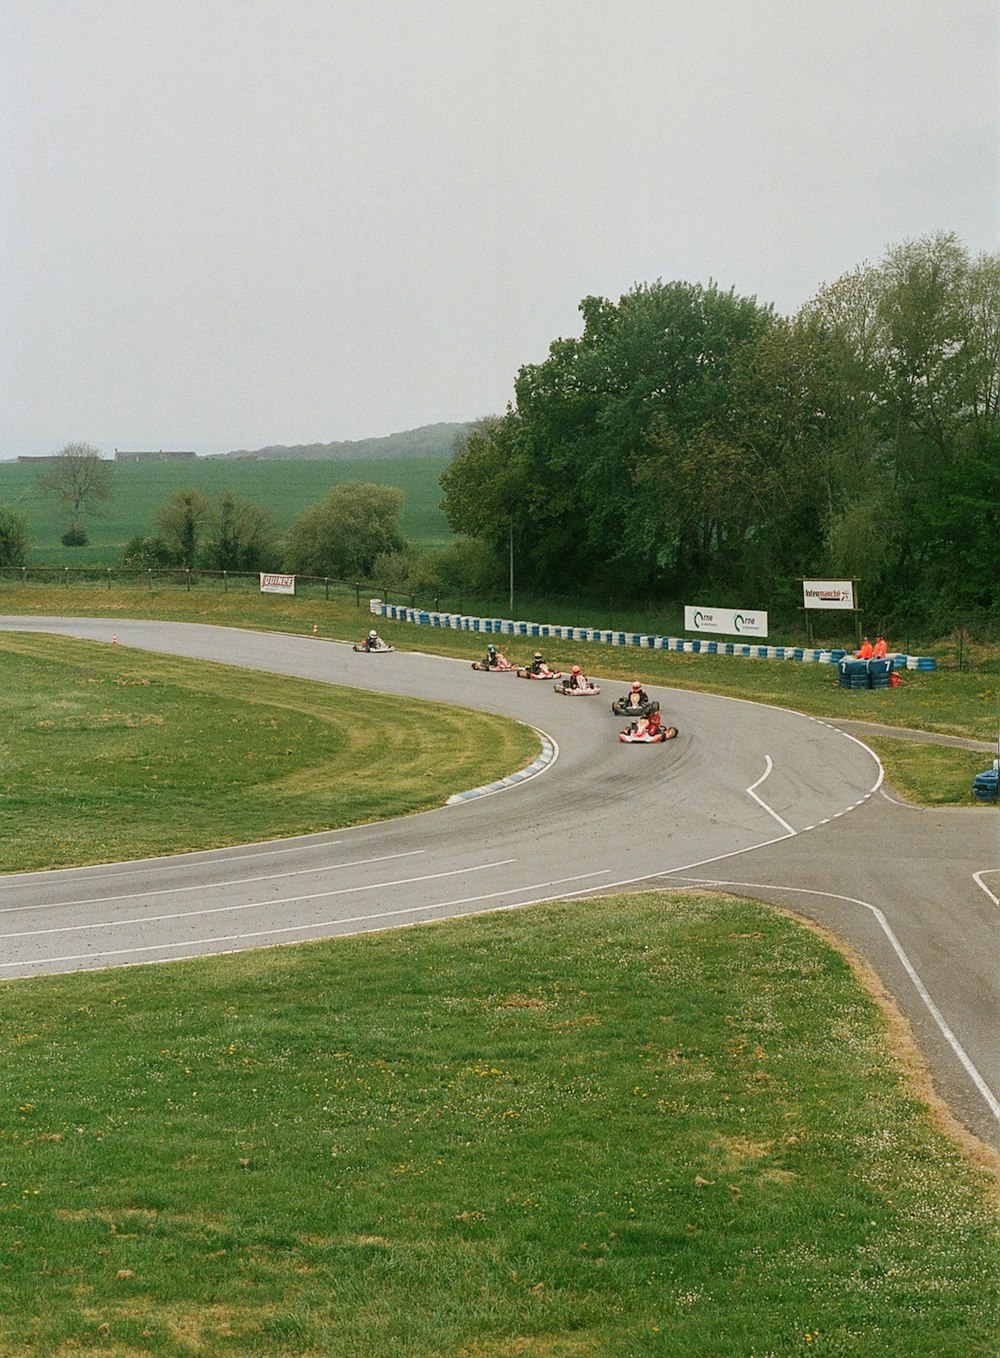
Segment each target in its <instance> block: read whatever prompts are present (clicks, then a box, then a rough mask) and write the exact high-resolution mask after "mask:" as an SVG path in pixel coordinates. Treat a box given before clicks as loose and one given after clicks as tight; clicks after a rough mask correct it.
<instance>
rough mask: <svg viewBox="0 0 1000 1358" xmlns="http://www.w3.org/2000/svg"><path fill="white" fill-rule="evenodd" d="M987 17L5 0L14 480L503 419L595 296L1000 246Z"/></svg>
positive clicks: (3, 421)
mask: <svg viewBox="0 0 1000 1358" xmlns="http://www.w3.org/2000/svg"><path fill="white" fill-rule="evenodd" d="M998 55H1000V6H998V4H997V3H995V2H994V0H836V3H833V0H728V3H727V2H726V0H628V2H627V3H626V2H625V0H0V89H2V91H3V103H4V113H3V117H2V120H0V260H2V271H3V272H2V287H0V373H2V376H0V458H3V457H11V456H14V455H16V454H18V453H26V452H50V451H57V450H58V449H59V448H60V447H62V445H63V444H65V443H66V442H69V441H71V440H84V441H87V442H90V443H94V444H97V445H98V446H99V447H101V448H102V449H103V451H104V452H105V453H106V454H108V455H110V454H111V452H112V449H113V448H114V447H116V446H117V447H120V448H192V449H195V450H197V451H199V452H214V451H224V450H228V449H231V448H237V447H259V446H261V445H263V444H266V443H299V442H313V441H321V442H327V441H330V440H334V439H338V440H339V439H352V438H364V437H368V436H372V435H378V434H386V433H390V432H393V431H395V430H400V429H407V428H412V427H415V426H417V425H421V424H426V423H431V422H434V421H438V420H465V419H473V418H476V417H477V416H479V415H482V414H486V413H488V412H492V411H498V412H499V411H502V410H503V409H504V407H505V405H506V403H507V401H508V400H509V399H510V398H511V395H512V388H513V379H514V377H515V375H516V372H517V369H518V367H519V366H520V365H521V364H522V363H529V362H537V361H539V360H541V359H543V358H544V357H545V355H546V353H547V350H548V346H549V343H550V342H551V341H552V340H553V339H554V338H556V336H558V335H569V334H579V332H580V317H579V313H578V311H577V307H578V304H579V301H580V299H581V298H582V297H584V296H586V295H588V294H590V293H599V294H602V295H605V296H608V297H611V298H614V299H617V298H618V297H619V296H621V294H622V293H624V292H626V291H627V290H628V289H629V288H630V287H631V286H632V285H633V284H634V283H636V282H647V281H652V280H654V279H656V278H663V279H665V280H666V279H677V278H680V279H686V280H688V281H691V282H707V281H708V280H709V279H710V278H711V279H714V280H715V281H716V282H717V283H719V284H720V285H721V286H723V287H726V288H728V287H730V286H733V287H735V288H736V290H737V291H738V292H740V293H746V294H753V295H756V296H757V297H758V298H759V299H760V300H761V301H768V302H773V303H774V304H775V306H776V307H777V308H778V309H779V310H780V311H783V312H792V311H795V310H796V309H797V308H798V307H799V306H800V305H801V304H802V303H803V302H805V301H807V300H808V299H809V298H810V297H811V296H813V295H814V294H815V292H816V291H817V289H818V288H819V287H820V286H821V284H822V283H823V282H825V281H829V280H831V279H833V278H835V277H837V276H838V275H840V274H842V273H844V272H846V271H847V270H849V269H851V268H853V267H854V266H855V265H857V264H860V263H862V262H863V261H864V260H865V259H870V260H873V261H874V260H877V259H878V258H880V257H881V255H882V253H883V251H884V250H885V248H886V246H888V245H890V244H895V243H898V242H900V241H902V240H904V239H907V238H909V237H913V236H920V235H924V234H927V233H929V232H932V231H935V230H939V229H944V230H954V231H956V232H957V233H958V235H959V237H960V238H961V239H962V241H963V242H964V243H965V244H966V245H967V246H968V247H969V248H970V249H971V250H973V251H974V252H978V251H981V250H989V251H994V250H996V249H997V248H998V245H1000V187H998V186H1000V114H998V110H1000V81H998V64H1000V63H998Z"/></svg>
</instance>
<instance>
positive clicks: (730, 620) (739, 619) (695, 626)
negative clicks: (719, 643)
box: [684, 604, 767, 637]
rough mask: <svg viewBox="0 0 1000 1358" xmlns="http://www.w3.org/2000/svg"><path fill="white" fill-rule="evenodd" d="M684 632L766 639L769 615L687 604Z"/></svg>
mask: <svg viewBox="0 0 1000 1358" xmlns="http://www.w3.org/2000/svg"><path fill="white" fill-rule="evenodd" d="M684 630H685V631H687V632H721V633H722V634H723V635H726V636H736V637H766V636H767V614H766V613H762V612H761V611H760V609H756V608H701V607H699V606H698V605H697V604H685V605H684Z"/></svg>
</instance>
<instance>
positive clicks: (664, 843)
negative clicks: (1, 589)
mask: <svg viewBox="0 0 1000 1358" xmlns="http://www.w3.org/2000/svg"><path fill="white" fill-rule="evenodd" d="M0 630H8V631H10V630H18V631H44V632H50V633H62V634H65V635H71V636H74V637H82V638H87V639H92V640H98V641H105V642H109V641H110V640H111V637H112V633H113V632H114V633H115V634H116V635H117V639H118V643H119V644H120V645H123V646H134V647H139V648H142V649H146V650H152V651H159V652H165V653H169V654H173V655H184V656H190V657H193V658H196V659H201V660H213V661H220V662H223V663H227V664H234V665H240V666H244V667H249V668H253V669H258V670H263V671H268V672H272V673H277V674H288V675H294V676H298V677H302V678H308V679H319V680H324V681H327V682H334V683H341V684H345V685H350V686H352V687H359V688H366V689H370V690H374V691H381V692H386V693H397V694H398V693H400V692H402V691H405V693H406V694H407V695H408V696H412V697H425V698H431V699H435V700H445V701H448V702H452V703H456V704H459V705H462V706H466V707H470V708H478V709H481V710H485V711H492V712H499V713H504V714H507V715H510V716H514V717H518V718H520V719H521V720H523V721H526V722H529V723H531V724H532V725H533V726H536V727H537V728H539V729H540V730H543V731H544V732H545V733H546V734H548V735H549V736H550V738H551V739H552V741H553V743H554V745H555V747H556V750H557V757H556V758H555V760H554V761H552V762H551V763H550V764H549V765H548V767H547V768H546V769H545V771H544V772H543V773H541V774H540V775H538V776H536V777H535V778H533V779H531V780H529V781H525V782H522V783H521V784H519V785H518V787H517V788H516V789H511V790H506V791H503V792H500V793H497V794H495V795H490V796H483V797H478V798H470V799H467V800H462V801H459V802H457V803H456V804H454V805H451V806H448V807H445V808H442V809H441V810H438V811H434V812H429V813H425V814H423V815H418V816H411V817H407V818H405V819H401V820H396V821H389V822H384V823H381V824H374V825H367V826H362V827H358V828H355V829H350V830H340V831H333V832H330V833H328V834H320V835H311V836H306V837H302V838H297V839H288V840H281V841H277V842H274V843H267V844H257V845H248V846H242V847H239V848H233V849H224V850H219V851H214V852H207V853H197V854H185V855H181V856H179V857H175V858H164V859H154V860H145V861H142V862H133V863H125V864H108V865H103V866H100V867H90V868H80V869H69V870H61V871H56V872H46V873H25V874H14V875H9V876H6V877H2V878H0V978H7V979H10V978H15V977H22V976H29V975H38V974H44V973H51V972H57V971H75V970H84V969H89V968H101V967H109V966H124V965H133V964H136V963H141V962H159V961H166V960H170V959H173V958H180V957H191V956H196V955H206V954H212V953H221V952H228V951H233V950H236V949H240V948H251V947H262V946H269V945H273V944H278V943H289V942H295V941H301V940H314V939H318V938H326V937H331V936H334V935H338V934H348V933H355V932H359V931H363V930H374V929H385V928H391V927H395V926H399V925H402V924H411V923H417V922H421V921H427V920H434V919H442V918H446V917H448V916H450V915H463V914H469V913H474V912H477V911H484V910H495V909H500V908H513V907H516V906H519V905H526V904H529V903H532V902H538V901H542V900H554V899H566V898H570V897H574V896H588V895H595V894H599V893H601V892H607V891H609V890H612V889H618V888H623V887H625V886H638V885H640V884H641V885H643V886H656V887H660V888H669V887H679V886H685V885H706V884H707V885H712V886H714V887H717V888H719V889H723V890H727V891H733V892H738V893H739V894H741V895H745V896H751V897H754V898H757V899H760V900H765V901H769V902H773V903H778V904H781V905H784V906H786V907H788V908H790V909H792V910H794V911H796V912H797V913H799V914H802V915H806V916H808V917H810V918H813V919H816V920H818V921H819V922H821V923H823V924H824V925H826V926H828V927H829V928H831V929H832V930H834V931H835V932H836V933H837V934H838V935H839V936H840V937H842V938H844V939H845V940H846V941H848V942H849V943H850V944H851V945H852V946H853V947H854V948H856V949H857V950H858V951H859V952H861V953H862V955H864V956H866V957H867V958H868V959H869V960H870V961H871V962H872V963H873V965H874V966H875V967H876V969H877V970H878V971H879V973H880V975H881V977H882V979H883V982H884V983H885V985H886V986H887V988H888V989H889V990H890V991H891V992H892V993H893V994H894V996H895V998H896V1000H897V1003H898V1004H899V1006H900V1007H901V1008H902V1009H903V1011H904V1013H906V1015H907V1016H908V1018H909V1019H910V1021H911V1023H912V1025H913V1027H914V1030H915V1032H916V1034H917V1037H918V1040H919V1041H920V1043H921V1045H922V1047H923V1050H924V1053H925V1055H926V1057H927V1059H928V1062H929V1064H930V1066H931V1069H932V1071H933V1073H934V1076H935V1080H936V1083H937V1085H938V1088H939V1090H940V1092H941V1093H942V1095H943V1096H944V1097H945V1098H946V1099H947V1101H948V1102H949V1103H950V1105H951V1106H952V1108H953V1110H954V1111H955V1112H956V1114H957V1115H958V1116H959V1118H960V1119H961V1120H962V1121H964V1123H965V1124H966V1125H967V1126H968V1127H969V1128H970V1129H971V1130H973V1131H974V1132H975V1133H976V1134H978V1135H979V1136H980V1137H981V1138H982V1139H983V1140H985V1141H988V1142H990V1143H991V1144H993V1145H994V1146H1000V1102H998V1100H997V1090H998V1087H1000V1085H998V1080H997V1072H996V1068H995V1066H996V1041H995V1032H996V1017H997V1004H996V991H995V983H996V971H995V960H996V924H997V919H998V914H997V910H998V906H997V900H996V896H997V895H998V894H1000V849H998V843H997V836H996V820H995V817H993V816H992V815H991V814H990V812H989V811H988V810H987V809H985V808H984V809H983V810H982V811H976V810H973V811H969V812H955V811H951V812H924V811H915V810H913V809H912V808H909V807H903V806H901V805H899V804H898V803H896V802H894V801H893V800H892V799H891V797H889V796H888V795H887V794H886V792H885V791H884V789H883V788H882V770H881V767H880V765H879V763H878V761H877V759H876V758H875V756H874V755H873V754H872V752H871V751H870V750H869V749H868V748H867V747H866V746H865V745H863V744H862V743H861V742H859V741H858V740H856V739H854V738H853V737H851V736H848V735H846V734H844V733H843V732H841V731H838V730H837V729H836V728H835V727H834V726H832V725H830V724H827V723H824V722H821V721H818V720H815V719H813V718H810V717H806V716H803V715H801V714H798V713H794V712H788V711H784V710H781V709H777V708H768V707H762V706H759V705H757V704H752V703H745V702H740V701H736V700H732V699H726V698H719V697H711V696H707V695H703V694H698V693H691V692H682V691H676V690H669V689H656V690H654V692H655V695H656V696H657V697H659V698H660V701H661V705H662V708H663V711H664V714H665V717H666V718H667V719H668V720H669V721H671V722H673V723H675V724H676V725H678V726H679V727H680V732H681V734H680V736H679V737H678V739H677V740H676V741H673V742H671V743H670V744H668V745H666V746H661V745H658V746H626V745H621V744H619V743H618V742H617V740H616V739H615V734H616V731H617V729H618V726H617V725H616V722H618V719H617V718H615V717H613V716H612V715H611V712H610V711H609V703H610V699H611V698H612V697H615V696H617V693H618V689H617V688H616V687H615V685H614V684H610V685H605V691H604V693H602V694H601V696H600V697H597V698H594V699H566V698H562V697H558V696H556V695H555V694H554V693H553V692H552V686H551V684H548V683H527V682H525V681H523V680H517V679H515V678H513V677H512V676H509V675H485V674H478V673H475V672H474V671H473V670H471V668H470V667H469V665H468V663H467V662H465V661H456V660H449V659H446V658H442V657H438V656H430V655H424V654H421V653H418V652H397V653H394V654H390V655H381V656H369V655H359V654H356V653H354V652H353V651H352V650H351V648H350V646H347V645H340V644H337V643H331V642H324V641H317V640H316V639H314V638H301V637H289V636H284V635H278V634H274V633H256V632H248V631H240V630H235V629H232V628H221V627H209V626H201V625H196V624H188V623H163V622H138V621H136V622H132V621H127V620H123V619H115V620H113V621H112V620H101V619H72V618H62V619H60V618H33V619H26V618H17V617H6V618H0ZM619 724H620V723H619ZM457 791H460V789H456V792H457Z"/></svg>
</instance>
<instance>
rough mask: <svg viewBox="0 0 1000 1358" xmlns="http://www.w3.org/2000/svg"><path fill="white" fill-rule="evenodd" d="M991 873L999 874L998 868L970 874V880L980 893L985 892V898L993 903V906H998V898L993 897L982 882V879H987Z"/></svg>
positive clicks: (984, 869)
mask: <svg viewBox="0 0 1000 1358" xmlns="http://www.w3.org/2000/svg"><path fill="white" fill-rule="evenodd" d="M993 872H1000V868H983V869H982V871H981V872H974V873H973V874H972V880H973V881H974V882H975V884H976V886H977V887H979V888H980V889H981V890H982V891H985V892H986V894H987V896H989V898H990V900H991V901H992V902H993V904H994V905H1000V896H995V895H994V894H993V892H992V891H991V890H990V889H989V887H988V886H987V885H986V883H985V882H984V881H983V878H984V877H989V875H990V874H991V873H993Z"/></svg>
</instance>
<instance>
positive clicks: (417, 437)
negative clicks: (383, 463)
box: [222, 423, 471, 462]
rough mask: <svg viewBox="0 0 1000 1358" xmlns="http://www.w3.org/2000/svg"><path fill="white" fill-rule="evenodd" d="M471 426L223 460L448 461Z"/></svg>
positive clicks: (432, 427)
mask: <svg viewBox="0 0 1000 1358" xmlns="http://www.w3.org/2000/svg"><path fill="white" fill-rule="evenodd" d="M470 427H471V426H470V425H469V424H468V423H466V424H425V425H421V427H420V428H419V429H404V430H403V431H402V432H401V433H399V434H386V435H384V436H383V437H381V438H373V439H356V440H353V441H352V440H350V439H348V440H347V441H345V442H341V443H296V444H292V445H291V446H287V445H285V444H281V443H276V444H271V445H269V446H268V447H267V448H256V449H247V448H240V449H238V450H237V451H236V452H232V453H224V454H222V456H223V457H224V458H238V457H248V456H250V455H253V456H256V457H263V458H267V459H269V460H274V459H281V460H285V461H287V460H292V461H296V462H302V461H307V460H308V461H313V460H315V459H317V458H330V457H341V458H351V459H358V458H366V459H367V458H370V457H377V458H397V457H445V458H447V457H450V456H451V454H452V451H453V449H454V446H455V439H456V438H458V437H459V435H461V434H464V433H466V431H467V430H468V429H469V428H470Z"/></svg>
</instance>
